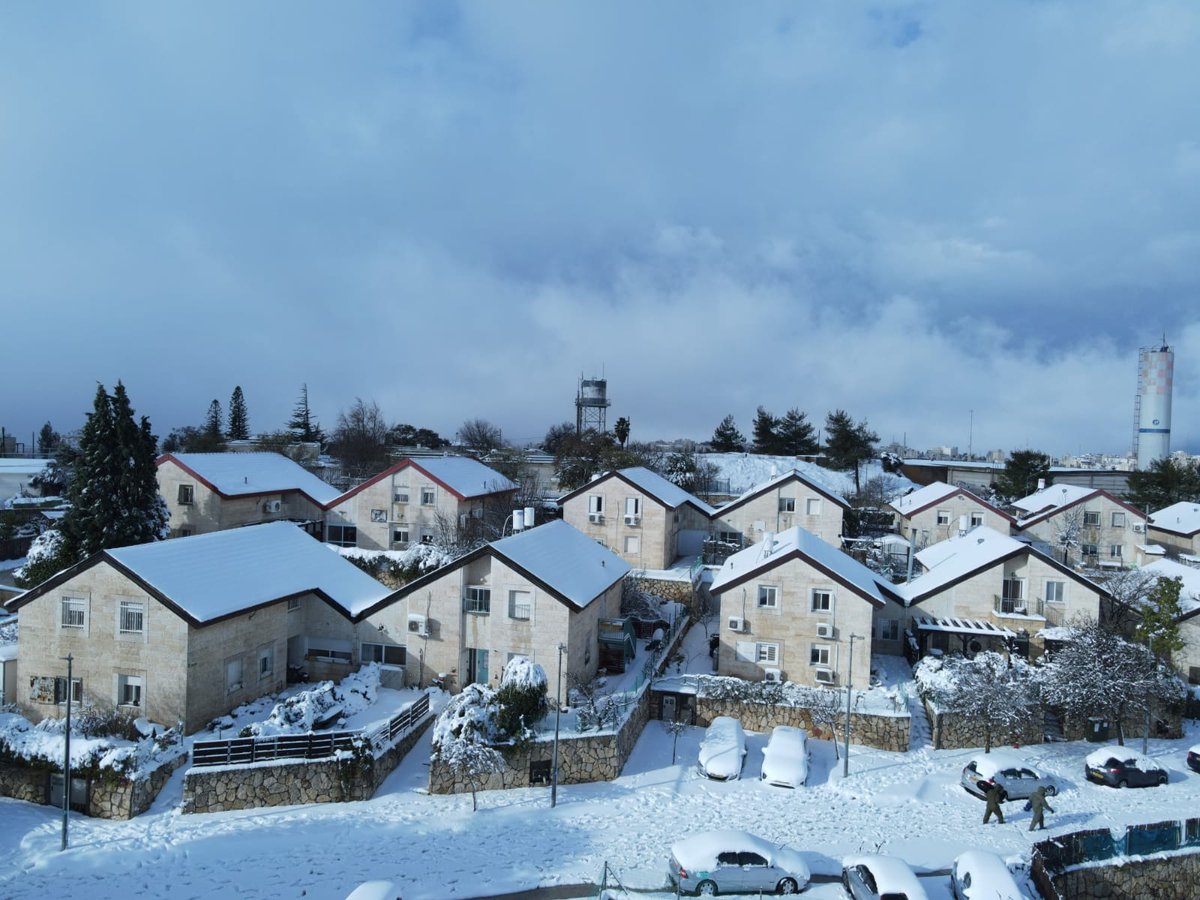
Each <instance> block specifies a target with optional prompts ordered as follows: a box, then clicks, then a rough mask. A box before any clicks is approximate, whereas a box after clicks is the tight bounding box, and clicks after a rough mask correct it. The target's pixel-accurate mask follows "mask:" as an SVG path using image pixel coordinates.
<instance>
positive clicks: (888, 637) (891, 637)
mask: <svg viewBox="0 0 1200 900" xmlns="http://www.w3.org/2000/svg"><path fill="white" fill-rule="evenodd" d="M879 639H880V640H881V641H898V640H900V620H899V619H880V620H879Z"/></svg>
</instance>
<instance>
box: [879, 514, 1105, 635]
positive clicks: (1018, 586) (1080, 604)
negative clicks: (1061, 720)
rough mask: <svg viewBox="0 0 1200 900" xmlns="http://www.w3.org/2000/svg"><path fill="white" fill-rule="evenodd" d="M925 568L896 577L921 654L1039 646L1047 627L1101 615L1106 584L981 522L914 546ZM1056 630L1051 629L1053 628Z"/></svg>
mask: <svg viewBox="0 0 1200 900" xmlns="http://www.w3.org/2000/svg"><path fill="white" fill-rule="evenodd" d="M916 559H917V562H918V563H919V564H920V566H921V568H922V569H923V570H924V571H923V572H922V573H921V574H920V575H918V576H917V577H916V578H914V579H913V580H912V581H910V582H908V583H907V584H898V585H895V586H894V588H893V590H894V591H895V592H896V593H897V594H899V595H900V596H901V597H902V598H903V600H904V602H905V604H906V606H907V620H908V622H907V624H908V632H909V634H911V635H912V637H913V640H914V641H916V644H917V647H916V651H917V653H918V655H921V656H924V655H925V654H927V653H929V652H930V651H931V650H933V651H938V652H943V653H964V654H968V653H974V652H978V651H979V650H999V651H1008V650H1011V651H1012V652H1015V653H1019V654H1021V655H1023V656H1029V655H1037V654H1040V653H1041V651H1042V650H1043V648H1044V641H1045V637H1046V629H1052V628H1058V627H1060V626H1064V625H1067V624H1068V623H1070V622H1071V621H1072V620H1074V619H1076V618H1077V617H1086V618H1090V619H1092V620H1098V619H1099V616H1100V604H1101V600H1103V599H1106V598H1108V596H1109V595H1108V592H1107V591H1105V590H1104V588H1102V587H1100V586H1099V585H1097V584H1095V583H1094V582H1092V581H1089V580H1088V579H1087V578H1084V577H1083V576H1082V575H1080V574H1079V573H1078V572H1075V571H1074V570H1073V569H1070V568H1068V567H1067V566H1064V565H1063V564H1062V563H1060V562H1058V561H1057V560H1056V559H1054V558H1053V557H1051V556H1048V555H1046V554H1045V553H1042V552H1041V551H1040V550H1037V549H1035V548H1034V547H1032V546H1030V545H1029V544H1026V543H1023V542H1021V541H1019V540H1016V539H1015V538H1013V537H1010V536H1009V535H1007V534H1002V533H1000V532H998V531H995V530H994V529H991V528H988V527H986V526H981V527H979V528H975V529H973V530H971V531H969V532H967V533H966V534H964V535H959V536H955V537H952V538H950V539H949V540H946V541H941V542H939V543H937V544H934V545H933V546H931V547H927V548H925V549H924V550H922V551H921V552H920V553H918V554H917V557H916ZM1051 633H1053V632H1051Z"/></svg>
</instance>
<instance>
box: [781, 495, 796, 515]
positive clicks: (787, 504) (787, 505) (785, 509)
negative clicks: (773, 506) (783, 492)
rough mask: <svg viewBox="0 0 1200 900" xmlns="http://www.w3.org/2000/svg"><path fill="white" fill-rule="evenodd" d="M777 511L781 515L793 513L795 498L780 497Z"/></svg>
mask: <svg viewBox="0 0 1200 900" xmlns="http://www.w3.org/2000/svg"><path fill="white" fill-rule="evenodd" d="M779 511H780V512H781V513H794V512H795V511H796V498H795V497H780V498H779Z"/></svg>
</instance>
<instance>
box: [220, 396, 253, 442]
mask: <svg viewBox="0 0 1200 900" xmlns="http://www.w3.org/2000/svg"><path fill="white" fill-rule="evenodd" d="M225 436H226V437H227V438H229V440H231V441H245V440H248V439H249V438H250V422H249V420H248V418H247V416H246V398H245V397H244V396H242V386H241V385H240V384H239V385H238V386H237V387H235V388H234V389H233V396H232V397H230V398H229V430H228V431H227V432H225Z"/></svg>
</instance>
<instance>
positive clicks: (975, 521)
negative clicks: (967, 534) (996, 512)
mask: <svg viewBox="0 0 1200 900" xmlns="http://www.w3.org/2000/svg"><path fill="white" fill-rule="evenodd" d="M982 524H983V513H981V512H973V513H971V527H972V528H978V527H979V526H980V525H982Z"/></svg>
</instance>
